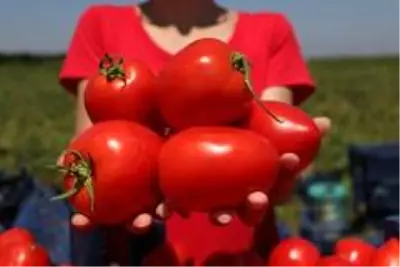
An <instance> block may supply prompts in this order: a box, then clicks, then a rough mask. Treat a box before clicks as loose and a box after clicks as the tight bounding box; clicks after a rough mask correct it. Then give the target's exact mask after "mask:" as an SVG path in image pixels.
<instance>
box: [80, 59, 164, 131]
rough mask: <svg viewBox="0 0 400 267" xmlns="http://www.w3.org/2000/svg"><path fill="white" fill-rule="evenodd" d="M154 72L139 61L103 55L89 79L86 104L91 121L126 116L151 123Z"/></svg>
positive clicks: (154, 102)
mask: <svg viewBox="0 0 400 267" xmlns="http://www.w3.org/2000/svg"><path fill="white" fill-rule="evenodd" d="M155 94H156V90H155V76H154V75H153V73H152V72H151V71H150V69H149V68H148V67H147V66H146V65H145V64H143V63H141V62H139V61H132V60H123V59H121V60H120V61H118V62H116V60H115V59H114V58H111V57H109V56H107V55H106V56H105V58H104V59H103V60H102V62H101V69H100V72H99V74H98V75H96V76H94V77H93V78H91V79H89V82H88V84H87V87H86V90H85V107H86V110H87V112H88V115H89V117H90V119H91V121H92V122H94V123H96V122H100V121H106V120H129V121H134V122H140V123H144V124H145V125H151V124H152V123H153V119H154V118H153V117H154V116H155V112H156V111H155V110H156V95H155Z"/></svg>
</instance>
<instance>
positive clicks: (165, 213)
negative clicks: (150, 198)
mask: <svg viewBox="0 0 400 267" xmlns="http://www.w3.org/2000/svg"><path fill="white" fill-rule="evenodd" d="M156 214H157V216H158V217H160V218H161V219H164V220H165V219H167V218H169V217H170V216H171V215H172V209H171V208H170V207H168V206H167V204H165V203H160V204H159V205H158V206H157V207H156Z"/></svg>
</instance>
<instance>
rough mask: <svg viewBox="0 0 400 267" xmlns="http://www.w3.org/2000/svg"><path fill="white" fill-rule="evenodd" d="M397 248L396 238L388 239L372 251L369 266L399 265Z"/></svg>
mask: <svg viewBox="0 0 400 267" xmlns="http://www.w3.org/2000/svg"><path fill="white" fill-rule="evenodd" d="M399 250H400V246H399V240H398V239H397V238H392V239H390V240H388V241H387V242H386V243H385V244H383V245H382V246H381V247H380V248H379V249H377V250H376V252H375V253H374V255H373V257H372V261H371V266H400V260H399Z"/></svg>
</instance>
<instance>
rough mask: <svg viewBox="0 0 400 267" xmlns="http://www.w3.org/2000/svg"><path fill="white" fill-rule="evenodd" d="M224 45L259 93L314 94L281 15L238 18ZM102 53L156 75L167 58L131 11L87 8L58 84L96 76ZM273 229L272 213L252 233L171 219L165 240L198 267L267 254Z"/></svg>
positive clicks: (297, 97) (201, 218) (70, 85)
mask: <svg viewBox="0 0 400 267" xmlns="http://www.w3.org/2000/svg"><path fill="white" fill-rule="evenodd" d="M229 44H230V45H231V46H232V47H233V48H234V49H236V50H238V51H240V52H242V53H244V54H246V55H247V56H248V58H249V59H250V61H251V62H252V79H253V83H254V87H255V89H256V91H258V92H259V93H260V92H261V91H262V90H264V89H265V88H267V87H269V86H288V87H290V88H292V90H293V93H294V102H295V104H299V103H300V102H302V101H303V100H305V99H306V98H307V97H308V96H309V95H310V94H311V93H312V92H313V89H314V84H313V81H312V79H311V77H310V75H309V72H308V70H307V67H306V64H305V62H304V60H303V58H302V56H301V51H300V48H299V45H298V42H297V40H296V37H295V35H294V33H293V29H292V26H291V25H290V23H289V22H288V21H287V19H286V18H285V17H284V16H283V15H281V14H278V13H269V12H260V13H244V12H241V13H239V18H238V22H237V24H236V28H235V29H234V33H233V36H232V37H231V39H230V40H229ZM106 52H107V53H110V54H117V55H122V56H123V57H126V58H132V59H138V60H141V61H143V62H145V63H147V65H148V66H149V67H150V68H151V69H152V70H153V71H154V72H155V73H157V72H158V71H160V69H161V68H162V67H163V65H164V64H165V63H166V62H167V60H168V59H169V58H171V56H172V55H171V54H168V53H167V52H166V51H164V50H162V49H161V48H159V47H158V46H157V45H156V44H154V42H152V40H151V39H150V37H149V36H148V35H147V33H146V32H145V30H144V29H143V27H142V25H141V22H140V19H139V18H138V15H136V13H135V12H134V9H133V7H132V6H112V5H101V6H92V7H90V8H88V9H87V10H86V11H85V12H84V13H83V14H82V15H81V17H80V19H79V22H78V25H77V28H76V30H75V33H74V35H73V38H72V41H71V43H70V46H69V49H68V53H67V56H66V58H65V61H64V65H63V67H62V70H61V73H60V82H61V83H62V84H63V85H64V87H65V88H67V89H68V90H69V91H70V92H71V93H75V90H76V85H77V82H78V81H80V80H82V79H87V78H88V77H89V76H91V75H93V74H95V73H97V71H98V63H99V59H100V58H101V57H102V56H103V55H104V54H105V53H106ZM273 226H274V223H273V211H272V210H271V212H270V216H269V220H265V223H264V224H263V227H261V228H260V229H257V233H254V230H253V228H251V227H247V226H245V225H243V224H242V223H241V222H239V221H237V220H236V221H235V222H234V223H233V224H232V225H230V226H228V227H214V226H213V225H211V224H210V223H209V222H208V217H207V216H206V215H202V214H196V215H194V216H193V217H192V218H191V219H189V220H183V219H180V218H178V217H176V216H175V217H173V218H172V219H170V220H168V221H167V223H166V227H167V239H168V240H169V241H170V242H171V243H172V244H173V246H174V249H175V250H177V251H178V252H179V253H178V254H179V255H180V258H181V260H183V261H194V264H202V262H203V261H204V260H205V259H206V258H208V257H209V256H210V255H211V254H213V253H215V252H217V251H224V252H227V253H236V254H237V253H238V252H240V251H244V250H249V249H253V248H254V243H256V244H257V243H258V245H256V246H258V247H259V248H261V250H260V251H262V250H266V249H267V246H268V241H270V239H272V236H271V234H274V233H275V231H274V230H273V231H271V229H273ZM271 227H272V228H271ZM205 233H206V234H205ZM254 237H256V238H254ZM163 253H165V251H164V252H163ZM263 256H264V255H263ZM161 264H162V263H161ZM221 265H222V264H221ZM245 265H246V264H245Z"/></svg>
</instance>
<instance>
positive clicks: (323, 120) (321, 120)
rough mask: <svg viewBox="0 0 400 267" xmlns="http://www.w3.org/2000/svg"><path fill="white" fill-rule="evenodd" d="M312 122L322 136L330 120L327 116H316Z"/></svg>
mask: <svg viewBox="0 0 400 267" xmlns="http://www.w3.org/2000/svg"><path fill="white" fill-rule="evenodd" d="M314 122H315V124H316V125H317V127H318V129H319V130H320V132H321V134H322V136H324V135H325V134H326V133H327V132H328V131H329V129H330V128H331V120H330V119H329V118H327V117H316V118H314Z"/></svg>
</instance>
